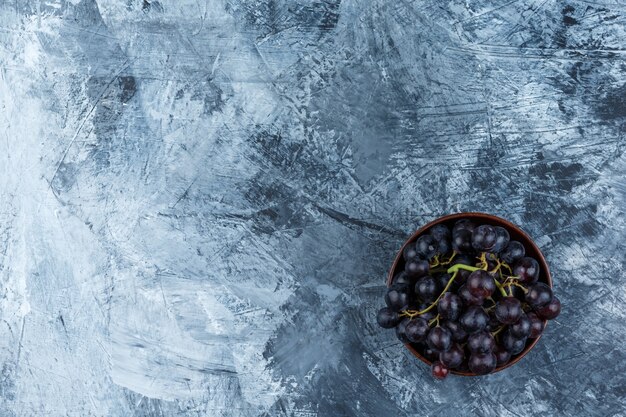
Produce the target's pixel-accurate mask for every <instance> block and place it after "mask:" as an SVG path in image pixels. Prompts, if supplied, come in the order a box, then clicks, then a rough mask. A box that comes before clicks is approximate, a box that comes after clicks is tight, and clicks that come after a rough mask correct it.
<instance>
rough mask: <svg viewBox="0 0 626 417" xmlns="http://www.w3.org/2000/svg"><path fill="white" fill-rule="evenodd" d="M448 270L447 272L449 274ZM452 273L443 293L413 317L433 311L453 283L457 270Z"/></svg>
mask: <svg viewBox="0 0 626 417" xmlns="http://www.w3.org/2000/svg"><path fill="white" fill-rule="evenodd" d="M455 266H456V265H455ZM465 266H467V265H465ZM452 268H454V267H452ZM452 268H450V269H452ZM450 269H449V270H448V272H450ZM453 272H454V273H453V274H452V276H451V277H450V279H449V280H448V283H447V284H446V287H445V288H444V289H443V291H441V294H439V297H437V299H436V300H435V301H433V303H432V304H431V305H429V306H428V307H426V308H425V309H423V310H422V311H418V312H417V313H415V314H413V316H419V315H420V314H424V313H428V312H429V311H430V310H432V309H433V307H434V306H436V305H437V303H438V302H439V299H440V298H441V297H442V296H443V295H444V294H445V293H446V292H447V291H448V290H449V289H450V286H451V285H452V283H453V282H454V278H456V274H457V273H458V269H456V270H454V271H453Z"/></svg>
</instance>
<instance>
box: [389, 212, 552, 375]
mask: <svg viewBox="0 0 626 417" xmlns="http://www.w3.org/2000/svg"><path fill="white" fill-rule="evenodd" d="M460 219H471V220H473V221H474V222H475V223H476V224H478V225H480V224H490V225H492V226H501V227H504V228H505V229H506V230H507V231H508V232H509V235H510V236H511V240H517V241H519V242H520V243H522V244H523V245H524V248H525V249H526V256H531V257H533V258H535V259H536V260H537V262H539V268H540V271H539V281H540V282H544V283H546V284H548V285H549V286H550V287H552V277H551V276H550V269H549V268H548V264H547V262H546V259H545V258H544V256H543V254H542V253H541V251H540V250H539V248H538V247H537V245H536V244H535V242H533V240H532V239H531V238H530V237H529V236H528V235H527V234H526V233H525V232H524V231H522V230H521V229H520V228H519V227H517V226H516V225H514V224H513V223H511V222H509V221H507V220H504V219H502V218H500V217H497V216H493V215H491V214H486V213H474V212H472V213H456V214H450V215H447V216H443V217H440V218H438V219H436V220H434V221H432V222H430V223H428V224H426V225H424V226H422V227H421V228H419V229H418V230H417V231H416V232H415V233H413V235H412V236H411V237H410V238H408V239H407V241H406V242H404V245H402V248H401V249H400V251H399V252H398V253H397V255H396V258H395V260H394V262H393V265H392V266H391V269H390V270H389V276H388V277H387V286H390V285H391V282H392V280H393V277H394V276H395V275H396V273H398V272H400V271H402V270H403V269H404V258H403V257H402V252H403V251H404V248H405V247H406V246H407V245H408V244H410V243H412V242H414V241H415V240H416V239H417V238H418V237H419V236H421V235H422V234H423V233H425V232H426V231H428V229H430V228H431V227H433V226H435V225H437V224H444V225H446V226H448V227H450V228H452V226H453V225H454V223H455V222H456V221H457V220H460ZM546 324H547V320H544V327H545V325H546ZM542 334H543V333H542ZM540 338H541V335H540V336H539V337H537V338H536V339H529V340H530V341H529V343H528V344H527V345H526V347H525V348H524V350H523V351H522V352H520V353H519V354H518V355H516V356H514V357H513V358H512V359H511V360H510V361H509V362H508V363H506V364H505V365H503V366H500V367H498V368H496V369H495V370H494V371H493V372H498V371H501V370H503V369H506V368H508V367H509V366H512V365H514V364H515V363H517V362H518V361H519V360H520V359H522V358H523V357H524V356H525V355H526V354H527V353H528V352H529V351H530V350H531V349H532V348H533V347H534V346H535V344H537V342H538V341H539V339H540ZM405 346H406V347H407V348H408V349H409V350H410V351H411V353H413V355H415V356H416V357H417V358H418V359H420V360H421V361H422V362H424V363H426V364H427V365H429V366H430V365H431V364H432V362H431V361H429V360H428V359H426V358H425V357H424V356H422V355H421V354H420V353H419V352H418V351H417V350H416V349H415V348H414V347H413V346H412V345H411V344H410V343H407V344H405ZM450 372H451V373H453V374H456V375H464V376H476V374H474V373H472V372H463V371H455V370H450ZM493 372H492V373H493Z"/></svg>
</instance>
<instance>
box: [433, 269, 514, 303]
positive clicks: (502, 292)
mask: <svg viewBox="0 0 626 417" xmlns="http://www.w3.org/2000/svg"><path fill="white" fill-rule="evenodd" d="M459 269H464V270H466V271H472V272H474V271H478V270H480V269H482V268H477V267H475V266H470V265H464V264H456V265H453V266H451V267H450V268H449V269H448V273H449V274H451V273H455V274H456V273H457V272H458V271H459ZM493 282H495V283H496V287H498V289H499V290H500V294H502V295H503V296H505V297H506V296H507V293H506V291H504V288H502V285H500V283H499V282H498V280H497V279H495V278H494V279H493ZM448 286H449V285H448ZM448 286H447V287H446V288H448ZM444 292H445V291H444Z"/></svg>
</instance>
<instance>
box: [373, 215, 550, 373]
mask: <svg viewBox="0 0 626 417" xmlns="http://www.w3.org/2000/svg"><path fill="white" fill-rule="evenodd" d="M402 256H403V258H404V261H405V264H404V270H403V271H401V272H399V273H398V274H396V275H395V276H394V277H393V280H392V283H391V285H390V286H389V287H388V288H387V290H386V293H385V303H386V305H387V306H386V307H384V308H382V309H380V311H378V315H377V321H378V324H379V325H380V326H381V327H383V328H386V329H390V328H395V330H396V335H397V337H398V339H400V340H401V341H402V342H404V343H408V344H411V345H412V346H413V347H414V348H415V349H416V350H417V351H418V352H420V354H421V355H422V356H424V357H425V358H426V359H428V360H429V361H431V362H432V366H431V369H432V375H433V376H434V377H435V378H438V379H443V378H445V377H446V376H447V375H448V374H449V371H450V370H452V369H454V370H458V371H471V372H472V373H474V374H477V375H484V374H488V373H490V372H492V371H494V370H495V369H496V368H497V367H501V366H503V365H505V364H506V363H508V362H509V361H511V360H512V359H513V358H514V357H515V356H517V355H519V354H520V353H521V352H522V351H523V350H524V348H525V347H526V345H527V343H529V340H530V339H535V338H537V337H539V335H541V333H542V332H543V329H544V323H545V320H552V319H554V318H556V317H557V316H558V315H559V313H560V311H561V303H560V301H559V299H558V298H557V297H556V296H555V295H554V294H553V293H552V288H550V286H548V285H547V284H545V283H543V282H540V281H539V276H540V268H539V263H538V262H537V260H536V259H534V258H532V257H530V256H526V250H525V248H524V245H523V244H522V243H520V242H518V241H515V240H511V239H510V235H509V233H508V231H507V230H506V229H505V228H503V227H500V226H492V225H489V224H483V225H476V224H475V223H474V222H473V221H472V220H470V219H461V220H458V221H457V222H456V223H455V224H454V225H453V227H452V230H450V228H448V227H447V226H445V225H443V224H438V225H435V226H433V227H432V228H431V229H430V230H428V232H427V233H425V234H423V235H421V236H420V237H419V238H418V239H417V240H416V241H415V242H413V243H410V244H408V245H407V246H406V247H405V248H404V251H403V254H402Z"/></svg>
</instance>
